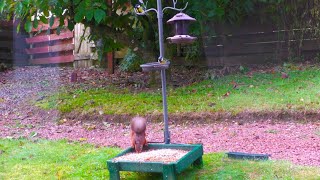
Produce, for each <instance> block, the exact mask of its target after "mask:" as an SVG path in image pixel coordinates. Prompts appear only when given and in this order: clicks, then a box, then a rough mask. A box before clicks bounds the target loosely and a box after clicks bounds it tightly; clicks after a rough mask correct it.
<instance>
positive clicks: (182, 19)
mask: <svg viewBox="0 0 320 180" xmlns="http://www.w3.org/2000/svg"><path fill="white" fill-rule="evenodd" d="M192 21H196V19H195V18H192V17H190V16H188V15H187V14H185V13H182V12H180V13H178V14H176V15H175V16H173V17H172V18H171V19H169V20H168V21H167V23H168V24H174V27H175V36H173V37H168V38H167V40H169V43H173V44H191V43H193V42H194V41H195V40H196V39H197V38H196V37H192V36H190V35H188V27H189V24H190V22H192Z"/></svg>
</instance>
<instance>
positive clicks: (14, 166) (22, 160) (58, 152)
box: [0, 139, 320, 180]
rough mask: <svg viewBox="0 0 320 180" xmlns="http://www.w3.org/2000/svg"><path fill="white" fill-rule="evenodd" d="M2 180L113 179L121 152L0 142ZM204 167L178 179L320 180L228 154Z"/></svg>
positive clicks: (211, 157)
mask: <svg viewBox="0 0 320 180" xmlns="http://www.w3.org/2000/svg"><path fill="white" fill-rule="evenodd" d="M0 152H1V156H0V163H1V165H0V179H109V171H108V169H107V165H106V160H108V159H111V158H112V157H114V156H115V155H116V154H118V153H119V152H120V149H117V148H110V147H94V146H93V145H89V144H81V143H77V142H73V143H70V142H68V141H67V140H59V141H48V140H37V141H35V142H32V141H30V140H25V139H15V140H9V139H0ZM203 162H204V166H203V168H194V167H189V168H188V169H186V170H185V171H183V172H182V173H181V174H179V175H178V179H186V180H188V179H190V180H191V179H279V178H280V179H318V178H320V176H319V174H320V170H319V168H315V167H302V166H296V165H293V164H291V163H288V162H281V161H261V162H259V161H245V160H242V161H241V160H232V159H229V158H227V157H226V155H225V154H224V153H209V154H205V155H204V156H203ZM120 176H121V178H124V179H141V180H147V179H162V176H161V174H155V173H135V172H121V173H120Z"/></svg>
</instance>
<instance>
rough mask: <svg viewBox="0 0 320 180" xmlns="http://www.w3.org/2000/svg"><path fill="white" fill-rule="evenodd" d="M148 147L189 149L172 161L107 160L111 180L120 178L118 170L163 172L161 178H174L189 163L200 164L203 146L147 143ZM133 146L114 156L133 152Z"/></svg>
mask: <svg viewBox="0 0 320 180" xmlns="http://www.w3.org/2000/svg"><path fill="white" fill-rule="evenodd" d="M148 149H179V150H186V151H189V152H188V153H187V154H186V155H185V156H183V157H182V158H181V159H179V160H178V161H176V162H173V163H161V162H129V161H117V162H115V161H113V159H110V160H108V161H107V165H108V169H109V172H110V179H111V180H119V179H120V173H119V172H120V171H135V172H157V173H162V174H163V179H165V180H174V179H176V176H177V174H179V173H181V172H182V171H183V170H185V169H186V168H187V167H189V166H190V165H195V166H202V165H203V164H202V155H203V146H202V145H200V144H192V145H189V144H148V146H147V148H146V149H145V150H148ZM133 151H134V150H133V148H128V149H126V150H124V151H123V152H121V153H120V154H118V155H117V156H116V157H119V156H122V155H125V154H126V153H130V152H133Z"/></svg>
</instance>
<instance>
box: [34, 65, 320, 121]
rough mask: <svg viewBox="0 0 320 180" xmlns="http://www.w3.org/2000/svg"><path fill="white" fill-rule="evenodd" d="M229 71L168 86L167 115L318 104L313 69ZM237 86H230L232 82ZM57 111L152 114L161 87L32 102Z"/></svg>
mask: <svg viewBox="0 0 320 180" xmlns="http://www.w3.org/2000/svg"><path fill="white" fill-rule="evenodd" d="M281 71H285V72H286V73H288V75H289V78H285V79H283V78H281V74H280V70H279V71H277V72H275V73H272V72H269V73H268V72H262V73H261V72H260V73H254V74H253V75H252V77H249V76H247V75H245V74H237V75H229V76H225V77H222V78H220V79H215V80H205V81H203V82H199V83H196V84H193V85H190V86H187V87H180V88H176V89H172V88H170V87H169V88H168V111H169V113H188V112H231V113H233V114H237V113H240V112H244V111H249V112H269V111H303V112H304V111H313V110H318V109H319V108H320V71H319V67H307V68H305V69H303V70H298V68H294V67H291V68H288V67H287V68H283V69H281ZM235 84H237V87H236V88H234V85H235ZM36 104H37V105H38V106H40V107H42V108H44V109H51V108H57V109H59V110H60V111H61V112H71V111H73V110H79V111H81V112H83V111H85V112H93V111H96V112H97V111H102V112H104V113H105V114H131V115H135V114H140V115H141V114H153V113H161V112H162V96H161V91H160V90H159V91H155V92H140V93H133V92H130V91H129V90H128V89H115V88H110V87H109V88H104V89H103V88H100V89H90V90H86V91H83V90H79V89H75V90H72V91H71V92H70V91H69V92H65V91H61V92H59V93H57V94H55V95H53V96H50V97H48V98H46V99H44V100H42V101H39V102H37V103H36Z"/></svg>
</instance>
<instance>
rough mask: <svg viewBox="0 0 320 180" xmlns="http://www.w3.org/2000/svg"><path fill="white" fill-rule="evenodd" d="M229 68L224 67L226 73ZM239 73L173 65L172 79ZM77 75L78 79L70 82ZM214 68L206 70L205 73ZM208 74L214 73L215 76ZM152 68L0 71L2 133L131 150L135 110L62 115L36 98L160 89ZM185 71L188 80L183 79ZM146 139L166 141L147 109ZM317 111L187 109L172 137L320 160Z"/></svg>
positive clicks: (306, 161)
mask: <svg viewBox="0 0 320 180" xmlns="http://www.w3.org/2000/svg"><path fill="white" fill-rule="evenodd" d="M223 71H225V72H223ZM234 71H237V69H236V68H234V69H232V68H231V69H229V70H226V69H225V70H223V69H220V70H212V71H207V70H203V69H190V70H188V69H172V70H171V76H172V79H171V81H169V85H170V86H173V87H179V86H185V85H189V84H192V83H194V82H197V81H200V80H203V79H205V78H209V76H210V78H212V76H213V75H214V76H222V75H223V74H225V73H232V72H234ZM72 73H77V78H76V82H74V83H70V77H71V74H72ZM208 74H209V75H208ZM210 74H211V75H210ZM152 76H153V75H152V74H150V73H141V72H140V73H120V72H117V73H115V74H114V75H109V74H107V73H106V72H105V71H104V70H99V69H77V70H74V69H72V68H65V67H64V68H59V67H45V68H41V67H25V68H16V69H15V70H10V71H5V72H0V137H2V138H19V137H25V138H30V139H34V138H46V139H61V138H67V139H70V140H74V141H83V142H89V143H94V144H97V145H102V146H117V147H121V148H126V147H128V146H129V144H130V137H129V131H130V129H129V125H128V124H129V121H130V118H131V117H130V116H127V115H121V116H111V115H108V116H106V115H99V114H98V113H97V114H90V115H89V114H82V113H81V112H72V113H69V114H63V115H62V114H60V112H58V111H56V110H50V111H45V110H41V109H39V108H37V107H35V106H33V105H31V104H32V103H33V102H35V101H37V100H41V99H43V98H45V97H46V96H50V94H52V93H53V92H56V91H58V90H59V89H60V88H61V87H66V88H88V89H89V88H93V87H105V86H109V85H111V84H112V85H114V86H117V87H119V88H122V87H129V88H131V89H132V90H135V91H148V90H152V89H153V88H159V84H160V83H159V82H160V79H159V75H158V74H156V73H155V75H154V79H153V77H152ZM186 77H187V78H186ZM147 119H148V127H147V133H148V134H147V139H148V140H149V141H152V142H162V141H163V123H162V115H153V116H151V115H149V116H147ZM318 120H319V113H318V112H305V113H297V112H265V113H252V112H243V113H241V114H238V115H236V116H235V115H231V114H228V113H217V114H209V113H202V114H200V113H189V114H171V115H170V116H169V121H170V127H169V129H170V132H171V142H173V143H202V144H203V145H204V150H205V152H206V153H208V152H217V151H240V152H247V153H263V154H270V155H271V158H272V159H282V160H289V161H293V162H294V163H297V164H303V165H314V166H320V123H319V121H318Z"/></svg>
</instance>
